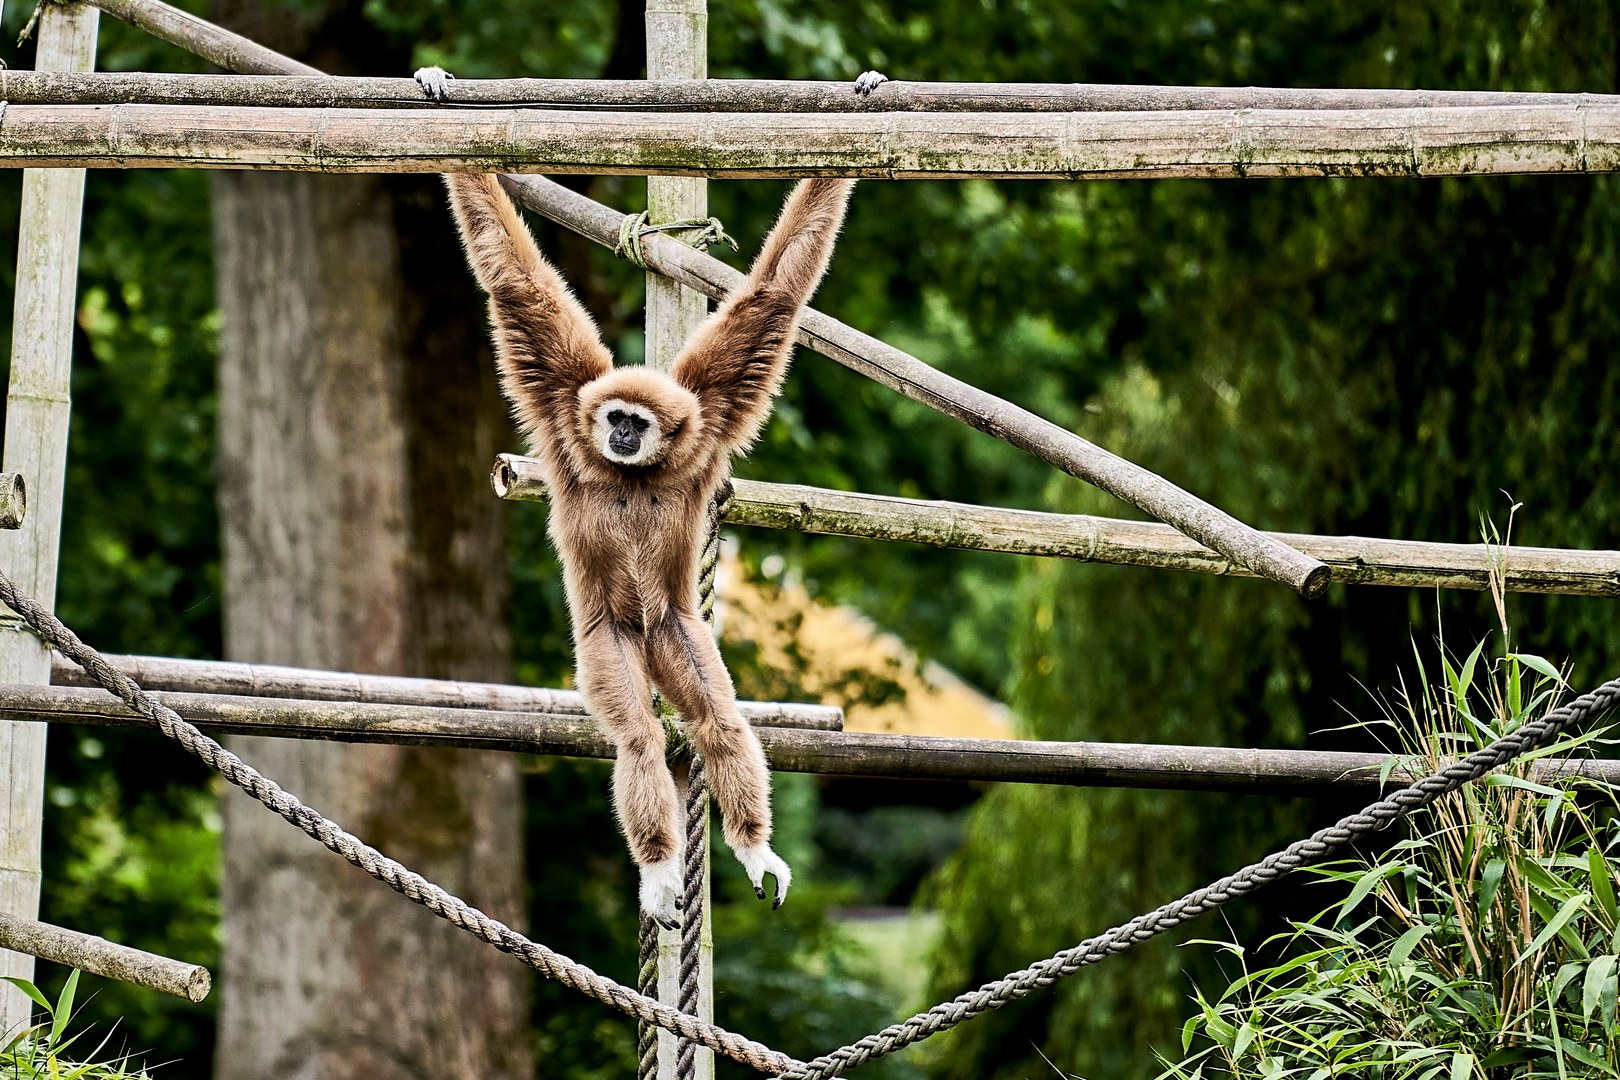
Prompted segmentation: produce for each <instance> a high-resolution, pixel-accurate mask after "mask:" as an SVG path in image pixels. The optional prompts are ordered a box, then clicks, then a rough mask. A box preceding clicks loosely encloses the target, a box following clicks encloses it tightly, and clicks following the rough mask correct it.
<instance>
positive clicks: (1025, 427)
mask: <svg viewBox="0 0 1620 1080" xmlns="http://www.w3.org/2000/svg"><path fill="white" fill-rule="evenodd" d="M506 182H507V190H509V191H510V192H512V194H513V196H514V197H515V198H516V199H517V200H518V202H520V203H521V204H522V205H523V206H525V207H527V208H528V209H530V210H533V211H535V212H536V213H538V214H541V215H542V216H544V217H548V218H550V219H551V220H553V221H555V222H557V223H558V224H560V225H563V226H566V227H567V228H570V229H573V230H574V231H575V232H578V233H580V234H581V235H582V236H586V237H589V238H590V239H592V240H595V241H596V242H597V243H599V244H602V245H603V246H605V247H613V246H614V245H615V244H616V243H617V242H618V237H619V223H620V222H622V221H623V220H624V217H625V216H624V215H623V214H620V213H619V212H618V211H616V210H612V209H610V208H608V207H606V206H603V205H602V204H601V203H599V202H596V201H594V200H592V199H589V198H587V197H586V196H584V195H580V194H577V193H575V192H572V191H569V190H568V189H567V188H565V187H563V186H562V185H561V184H557V183H555V182H553V181H550V180H547V179H545V178H543V177H537V176H526V177H507V178H506ZM642 247H643V250H644V252H645V254H646V256H647V265H648V266H650V267H652V268H653V269H654V270H657V271H658V272H659V273H661V274H664V275H666V276H668V277H670V278H673V279H674V280H676V281H679V282H681V283H682V284H684V285H688V286H690V287H692V288H694V289H697V290H698V291H699V292H702V293H704V294H706V295H708V296H710V297H713V298H715V299H719V298H720V297H722V296H724V295H725V294H726V293H727V292H728V291H729V290H731V289H732V288H734V287H736V285H737V284H738V283H739V282H740V281H741V280H742V277H743V275H742V274H741V273H740V272H738V271H737V270H733V269H732V268H731V267H729V266H727V265H726V264H725V263H723V262H721V261H720V260H719V259H715V258H713V257H711V256H709V255H705V254H704V253H702V252H700V251H695V250H693V249H692V248H690V247H687V246H686V245H685V244H683V243H681V242H680V241H678V240H674V239H671V238H670V237H667V236H663V235H653V236H648V237H646V238H645V240H644V241H643V245H642ZM799 343H800V344H802V345H804V346H806V347H808V348H810V349H814V350H815V351H816V352H819V353H821V354H822V355H824V356H828V357H831V358H832V359H834V360H836V361H838V362H839V363H841V364H843V365H844V366H845V367H848V368H851V369H853V370H855V371H858V372H860V373H861V374H863V375H865V376H867V377H868V378H870V379H874V380H876V381H877V382H880V383H882V384H883V385H885V386H887V387H889V388H890V389H893V390H897V391H899V392H900V393H902V394H904V395H905V396H906V397H909V398H911V399H913V400H915V401H920V402H922V403H923V404H924V405H927V406H929V407H931V408H934V409H938V410H939V411H940V412H942V413H944V414H945V415H947V416H951V417H954V418H956V419H958V420H961V421H962V422H963V423H966V424H968V425H970V426H972V427H975V428H977V429H978V430H980V431H983V432H987V433H988V434H991V435H994V436H995V437H996V438H998V439H1002V440H1003V441H1005V442H1008V443H1011V444H1012V445H1013V446H1016V447H1018V448H1019V449H1020V450H1023V451H1025V452H1027V453H1030V454H1033V455H1035V456H1036V457H1038V458H1040V459H1041V460H1043V461H1046V462H1048V463H1049V464H1052V465H1055V466H1057V467H1058V468H1060V469H1062V470H1063V471H1064V472H1066V473H1068V474H1070V475H1071V476H1077V477H1079V478H1080V479H1082V480H1085V481H1088V482H1089V483H1092V484H1096V485H1097V486H1098V487H1100V488H1102V489H1103V490H1104V491H1106V492H1108V493H1109V494H1111V495H1114V496H1116V497H1118V498H1120V499H1123V500H1125V501H1126V502H1129V503H1131V504H1132V505H1134V506H1136V507H1138V508H1139V509H1141V510H1143V511H1145V512H1146V513H1149V514H1152V515H1153V516H1154V517H1156V518H1158V519H1159V520H1161V521H1164V522H1166V523H1167V524H1170V525H1173V526H1174V527H1175V528H1176V529H1178V530H1180V531H1181V532H1183V533H1185V534H1186V535H1188V536H1190V537H1192V538H1194V539H1196V540H1197V541H1199V542H1200V543H1202V544H1203V545H1204V546H1205V547H1208V548H1211V549H1213V550H1215V551H1219V552H1220V553H1221V554H1222V555H1225V556H1226V557H1227V558H1229V559H1231V560H1232V561H1233V562H1235V563H1237V564H1239V565H1242V566H1246V567H1248V568H1250V569H1251V570H1253V571H1254V572H1255V573H1256V574H1258V575H1259V576H1261V577H1267V578H1270V579H1272V580H1273V581H1280V582H1282V583H1283V584H1285V585H1288V586H1289V587H1290V588H1292V589H1295V590H1297V591H1298V592H1300V593H1301V594H1303V595H1304V596H1307V597H1315V596H1320V595H1321V593H1322V590H1324V589H1326V588H1327V585H1328V580H1329V578H1330V576H1331V575H1330V571H1329V570H1328V568H1327V566H1326V565H1324V564H1323V563H1321V562H1319V561H1317V560H1315V559H1312V558H1309V557H1307V556H1305V555H1302V554H1300V553H1299V552H1298V551H1295V550H1294V549H1293V548H1290V547H1288V546H1287V545H1286V544H1283V543H1282V542H1281V541H1278V540H1275V539H1272V538H1270V537H1268V536H1265V535H1263V534H1261V533H1259V532H1256V531H1255V530H1254V529H1251V528H1249V526H1247V525H1245V524H1243V523H1242V522H1240V521H1238V520H1237V519H1236V518H1234V517H1232V516H1231V515H1230V514H1227V513H1225V512H1223V511H1221V510H1218V509H1216V508H1215V507H1213V506H1211V505H1210V504H1208V503H1206V502H1204V501H1203V500H1202V499H1199V498H1197V497H1196V496H1194V495H1191V494H1189V493H1188V492H1186V491H1183V490H1182V489H1181V488H1179V487H1177V486H1176V485H1174V484H1172V483H1171V482H1170V481H1168V480H1166V479H1164V478H1163V477H1161V476H1158V475H1156V474H1154V473H1151V472H1149V471H1148V470H1146V469H1144V468H1142V467H1141V466H1140V465H1136V464H1133V463H1131V462H1129V461H1126V460H1125V459H1124V458H1121V457H1118V456H1116V455H1114V454H1111V453H1109V452H1108V451H1107V450H1104V449H1103V448H1102V447H1100V446H1097V445H1095V444H1094V443H1090V442H1088V441H1086V440H1085V439H1082V438H1081V437H1080V436H1078V435H1076V434H1074V433H1073V432H1071V431H1067V430H1065V429H1063V428H1060V427H1058V426H1057V425H1056V424H1054V423H1052V422H1051V421H1049V420H1046V419H1043V418H1042V417H1039V416H1037V415H1035V414H1034V413H1032V412H1030V411H1028V410H1027V409H1021V408H1019V407H1018V406H1016V405H1014V404H1012V403H1011V402H1007V401H1003V400H1002V399H1000V398H998V397H996V396H995V395H994V394H989V393H986V392H985V391H983V390H980V389H979V388H978V387H976V386H970V385H969V384H967V383H965V382H963V381H961V380H960V379H955V378H952V377H951V376H949V375H947V374H945V373H944V372H942V371H939V370H937V369H935V368H932V367H929V366H928V365H927V364H925V363H923V362H922V361H921V360H918V359H917V358H916V357H914V356H911V355H909V354H907V353H904V352H901V351H900V350H899V349H896V348H894V347H893V346H891V345H886V344H884V343H883V342H881V341H878V340H877V339H876V338H873V337H869V336H867V335H866V334H863V333H861V332H860V331H858V330H854V329H852V328H850V327H848V326H845V325H844V324H843V323H841V322H838V321H837V320H836V319H832V318H829V317H828V316H826V315H823V314H821V313H820V312H819V311H816V310H814V309H813V308H806V309H805V311H804V315H803V317H802V318H801V319H800V321H799Z"/></svg>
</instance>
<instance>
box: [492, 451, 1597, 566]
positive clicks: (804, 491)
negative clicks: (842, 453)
mask: <svg viewBox="0 0 1620 1080" xmlns="http://www.w3.org/2000/svg"><path fill="white" fill-rule="evenodd" d="M490 483H491V485H492V486H493V487H494V489H495V494H497V495H499V496H500V497H501V498H503V499H518V500H523V501H529V502H543V501H544V500H545V498H546V491H545V483H544V481H543V480H541V474H540V467H539V463H538V462H536V461H535V460H534V459H533V458H526V457H519V456H518V455H516V454H501V455H500V456H499V457H498V458H497V459H496V461H495V468H494V471H493V472H492V473H491V475H490ZM732 486H733V488H734V489H735V497H734V498H733V499H732V503H731V508H730V510H729V511H728V512H727V513H726V516H725V521H726V522H727V523H728V524H731V525H752V526H755V527H758V528H763V529H788V530H791V531H793V532H803V533H814V534H817V535H822V536H858V537H864V538H866V539H870V540H892V541H898V542H901V543H908V544H928V545H930V546H932V547H949V548H965V549H967V550H970V551H1003V552H1008V553H1011V554H1016V555H1042V556H1049V557H1053V558H1059V559H1074V560H1076V561H1078V562H1102V563H1116V564H1119V565H1123V566H1151V567H1158V568H1160V569H1165V570H1190V571H1193V572H1194V573H1200V574H1225V575H1229V576H1233V577H1253V576H1255V575H1254V571H1252V570H1250V569H1248V568H1247V567H1245V566H1242V565H1240V564H1237V563H1234V562H1233V561H1232V560H1230V559H1228V558H1226V557H1225V556H1224V555H1221V554H1219V553H1218V552H1214V551H1211V550H1210V549H1209V548H1206V547H1204V546H1203V545H1202V544H1200V543H1198V542H1197V541H1196V540H1193V539H1191V538H1190V537H1187V536H1183V535H1182V534H1181V533H1179V532H1177V531H1176V530H1174V529H1172V528H1170V527H1169V526H1168V525H1160V524H1158V523H1157V522H1152V521H1127V520H1123V519H1120V518H1105V517H1093V516H1091V515H1088V514H1048V513H1041V512H1038V511H1033V510H1005V509H1001V508H999V507H993V506H973V505H970V504H967V503H954V502H930V501H924V500H921V499H901V498H896V497H894V496H892V495H867V494H864V493H862V492H852V491H831V490H829V489H827V488H817V487H806V486H804V485H801V484H768V483H764V482H762V481H759V480H733V481H732ZM1266 535H1267V536H1271V537H1274V538H1276V539H1277V540H1279V541H1281V542H1282V543H1285V544H1287V545H1289V546H1290V547H1292V548H1295V549H1297V550H1299V551H1301V552H1303V553H1304V554H1306V555H1309V556H1310V557H1312V558H1316V559H1321V560H1322V561H1323V562H1325V563H1326V564H1327V565H1328V567H1329V569H1330V570H1331V571H1332V574H1333V583H1334V584H1336V585H1390V586H1402V587H1409V588H1429V589H1469V590H1475V591H1478V590H1483V589H1487V588H1489V587H1490V575H1491V568H1492V565H1493V564H1497V565H1499V566H1500V569H1501V571H1502V575H1503V579H1504V581H1505V582H1506V584H1507V589H1508V591H1509V592H1524V593H1565V594H1569V595H1573V596H1620V551H1577V550H1572V549H1568V548H1533V547H1510V548H1501V547H1496V546H1494V545H1490V544H1431V543H1427V542H1424V541H1418V540H1380V539H1373V538H1370V537H1365V536H1314V535H1311V534H1308V533H1267V534H1266Z"/></svg>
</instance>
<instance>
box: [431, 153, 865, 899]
mask: <svg viewBox="0 0 1620 1080" xmlns="http://www.w3.org/2000/svg"><path fill="white" fill-rule="evenodd" d="M445 181H446V184H447V185H448V187H449V189H450V198H451V202H452V204H453V206H454V209H455V215H456V221H457V223H458V224H459V225H460V227H461V236H462V241H463V244H464V245H465V247H466V251H467V258H468V261H469V262H471V264H472V268H473V272H474V273H475V274H476V275H477V277H478V280H479V282H480V283H481V284H482V285H483V287H484V289H485V290H486V291H487V292H488V293H489V302H490V313H491V320H492V322H493V323H494V336H495V358H496V365H497V367H498V369H499V375H500V382H501V387H502V390H503V392H504V393H505V395H506V397H507V398H508V400H509V401H510V402H511V405H512V410H513V413H514V415H515V417H516V419H517V423H518V426H519V428H520V430H521V431H522V433H523V434H524V436H525V437H526V438H527V439H528V442H529V446H530V450H531V452H532V453H533V454H534V455H535V456H536V457H538V458H539V459H540V461H541V462H542V467H543V470H544V476H545V481H546V485H547V488H548V490H549V492H550V496H551V524H550V531H551V538H552V542H553V543H554V544H555V545H556V548H557V551H558V553H559V554H560V555H561V556H562V563H563V577H564V582H565V584H566V587H567V594H568V608H569V612H570V613H571V615H572V617H573V632H574V649H575V658H576V663H577V667H578V682H579V686H580V688H581V689H582V690H583V691H584V694H585V698H586V701H587V702H588V703H589V705H590V708H591V711H592V712H593V713H594V714H595V715H596V716H598V717H600V718H601V719H602V721H603V723H604V724H605V725H606V727H607V730H608V734H609V736H610V737H611V738H612V740H613V743H614V745H615V747H616V748H617V750H618V760H617V762H616V763H615V765H614V769H613V803H614V808H615V810H616V811H617V813H618V817H619V823H620V825H621V826H622V827H623V829H624V834H625V837H626V838H627V839H628V841H629V844H630V851H631V853H632V854H633V855H634V857H635V860H636V863H637V864H638V865H639V866H640V868H641V907H642V910H643V911H645V912H647V914H649V915H651V916H652V917H653V918H655V919H657V920H658V921H659V922H660V923H662V924H664V925H666V926H675V925H677V924H678V919H679V908H680V897H681V895H682V892H683V889H682V883H681V881H682V877H681V869H682V850H681V849H682V834H683V829H682V827H681V819H680V815H679V814H678V808H677V803H676V794H675V782H674V779H673V778H672V777H671V776H670V772H669V769H668V767H667V766H666V765H665V762H664V728H663V724H662V723H661V722H660V721H659V719H658V717H657V716H656V715H655V714H654V713H653V707H652V706H653V702H652V688H653V687H654V686H656V687H657V688H658V689H659V690H660V691H662V693H663V695H664V697H665V698H666V699H667V700H668V701H669V702H670V703H671V704H672V705H674V706H675V708H676V709H677V710H678V711H679V712H680V715H681V716H682V717H683V718H685V720H686V724H687V731H688V733H689V735H690V737H691V739H692V742H693V744H694V745H695V746H696V747H697V749H698V751H699V752H700V753H701V754H702V755H703V758H704V762H705V766H706V768H707V771H708V781H709V786H710V788H711V790H712V791H713V793H714V797H715V800H716V801H717V802H718V803H719V806H720V813H721V817H722V819H723V822H724V834H725V839H726V843H727V844H729V845H730V847H731V850H732V851H733V852H734V853H735V854H736V856H737V859H738V861H739V862H741V863H742V865H743V869H744V870H745V871H746V872H747V874H748V880H749V881H750V882H752V883H753V886H754V891H755V893H756V894H757V895H758V896H759V897H760V898H761V899H764V897H765V887H764V877H765V875H766V874H771V875H772V876H774V877H775V878H776V904H777V905H778V906H780V904H781V903H782V900H783V899H784V898H785V897H786V896H787V889H788V882H789V880H790V877H791V874H790V872H789V870H788V866H787V864H786V863H785V862H783V861H782V860H781V859H780V858H779V857H777V855H776V853H775V852H773V851H772V850H771V847H770V842H769V841H770V836H771V807H770V774H769V772H768V771H767V769H766V764H765V755H764V753H763V751H761V749H760V746H759V740H758V739H757V738H755V736H754V732H753V730H752V729H750V728H749V726H748V725H747V724H746V723H745V722H744V721H743V720H742V718H741V717H740V716H738V714H737V704H736V693H735V690H734V689H733V687H732V684H731V677H730V675H729V674H728V673H727V671H726V668H725V665H724V664H723V663H722V662H721V659H720V652H719V650H718V649H717V648H716V647H715V643H714V638H713V637H712V636H711V634H710V631H709V628H708V627H707V626H705V625H704V623H703V621H702V619H701V618H699V616H698V597H697V576H698V558H699V554H700V552H701V549H702V547H703V544H704V541H705V528H706V523H707V511H708V508H709V505H710V501H711V500H712V498H713V497H714V494H715V492H716V490H717V489H718V488H719V487H720V485H721V484H723V483H724V482H725V480H726V478H727V476H728V474H729V471H730V464H729V463H730V458H731V455H732V454H736V453H741V452H744V451H746V450H747V449H748V447H749V446H750V445H751V444H752V443H753V441H754V439H755V437H756V436H757V435H758V434H759V430H760V427H761V426H762V425H763V424H764V422H765V419H766V417H767V416H768V415H769V414H770V411H771V399H772V397H773V396H774V395H775V394H776V393H777V392H778V390H779V389H780V388H781V385H782V378H783V376H784V375H785V373H786V371H787V366H788V358H789V356H790V354H791V352H792V349H793V341H794V336H795V331H796V328H797V325H798V318H799V309H800V308H801V307H802V306H803V305H804V303H805V301H806V300H808V299H809V297H810V294H811V293H812V292H814V291H815V288H816V285H817V283H818V282H820V280H821V276H822V274H823V273H824V272H825V270H826V268H827V261H828V259H829V258H831V256H832V250H833V242H834V240H835V239H836V238H837V236H838V230H839V227H840V226H841V225H842V223H843V219H844V208H845V206H846V204H847V203H848V201H849V195H850V191H851V189H852V188H853V187H854V181H852V180H806V181H803V182H802V183H800V184H799V185H798V186H797V187H796V188H794V189H793V192H792V194H790V195H789V196H788V199H787V202H786V204H785V205H784V206H783V208H782V213H781V216H780V218H778V220H777V223H776V226H775V228H773V229H772V230H771V234H770V236H769V237H767V238H766V240H765V245H764V247H763V249H762V250H761V251H760V254H759V257H758V258H757V259H756V260H755V261H754V265H753V269H752V270H751V271H750V273H749V275H748V278H747V280H746V281H745V282H744V283H743V284H742V285H741V286H739V287H738V289H737V290H736V291H735V292H733V293H732V294H731V295H730V296H728V297H727V298H726V300H725V301H724V302H723V303H722V304H720V306H719V309H718V310H716V311H715V313H714V314H713V315H712V316H710V317H709V319H708V321H706V322H705V323H704V324H703V325H702V326H701V327H700V328H699V329H698V331H697V332H696V333H695V334H694V335H693V336H692V339H691V340H690V341H689V342H688V343H687V344H686V347H685V348H684V349H682V351H681V353H680V355H679V357H677V359H676V360H675V365H674V367H673V368H672V369H671V371H670V373H669V374H667V375H666V374H664V373H663V372H661V371H656V370H654V369H652V368H648V367H641V366H633V367H620V368H615V367H614V366H613V360H612V357H611V355H610V354H609V353H608V350H607V349H606V347H604V346H603V344H602V342H601V340H600V339H599V338H598V336H597V333H596V326H595V324H594V323H593V322H592V321H591V317H590V316H589V315H588V314H587V313H586V312H585V309H584V308H583V307H582V306H581V305H580V303H579V302H578V301H577V300H576V299H575V298H574V296H573V294H572V293H571V292H570V291H569V289H568V286H567V285H566V284H565V283H564V282H563V280H562V278H561V277H560V276H559V275H558V273H557V271H556V270H555V269H553V268H552V266H551V264H550V263H548V262H547V261H546V260H545V258H544V256H542V255H541V254H540V251H539V249H538V248H537V247H536V246H535V243H534V240H533V238H532V237H531V236H530V235H529V231H528V229H527V227H526V226H525V225H524V223H523V221H522V219H521V218H520V217H519V216H518V212H517V210H516V208H515V207H514V206H513V205H512V203H511V200H510V199H508V198H507V196H506V193H505V192H504V191H502V190H501V187H500V182H499V180H498V179H497V178H496V177H494V176H491V175H475V174H467V173H458V174H453V175H450V176H447V177H446V178H445Z"/></svg>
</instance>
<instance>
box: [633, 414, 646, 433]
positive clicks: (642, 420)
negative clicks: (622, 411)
mask: <svg viewBox="0 0 1620 1080" xmlns="http://www.w3.org/2000/svg"><path fill="white" fill-rule="evenodd" d="M630 423H632V424H634V425H635V428H636V430H637V431H646V430H647V426H648V425H647V418H646V417H645V416H637V417H633V418H632V419H631V420H630Z"/></svg>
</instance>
